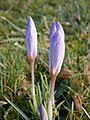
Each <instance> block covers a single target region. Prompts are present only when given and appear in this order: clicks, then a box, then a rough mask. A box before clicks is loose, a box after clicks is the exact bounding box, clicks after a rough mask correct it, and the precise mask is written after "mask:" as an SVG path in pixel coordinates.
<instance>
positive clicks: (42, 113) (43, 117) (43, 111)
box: [40, 104, 48, 120]
mask: <svg viewBox="0 0 90 120" xmlns="http://www.w3.org/2000/svg"><path fill="white" fill-rule="evenodd" d="M40 120H48V115H47V112H46V109H45V107H44V106H43V104H41V105H40Z"/></svg>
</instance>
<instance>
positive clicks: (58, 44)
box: [49, 22, 65, 75]
mask: <svg viewBox="0 0 90 120" xmlns="http://www.w3.org/2000/svg"><path fill="white" fill-rule="evenodd" d="M64 54H65V43H64V30H63V28H62V26H61V25H60V23H59V22H57V23H55V22H53V23H52V26H51V29H50V54H49V71H50V73H51V74H52V75H58V73H59V72H60V70H61V66H62V63H63V59H64Z"/></svg>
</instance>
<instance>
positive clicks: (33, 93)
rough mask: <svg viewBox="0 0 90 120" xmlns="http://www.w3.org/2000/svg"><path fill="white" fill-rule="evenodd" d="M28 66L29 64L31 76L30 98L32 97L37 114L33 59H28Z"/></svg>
mask: <svg viewBox="0 0 90 120" xmlns="http://www.w3.org/2000/svg"><path fill="white" fill-rule="evenodd" d="M30 66H31V77H32V99H33V104H34V108H35V110H36V112H37V113H38V115H39V110H38V107H37V101H36V97H35V87H34V60H30Z"/></svg>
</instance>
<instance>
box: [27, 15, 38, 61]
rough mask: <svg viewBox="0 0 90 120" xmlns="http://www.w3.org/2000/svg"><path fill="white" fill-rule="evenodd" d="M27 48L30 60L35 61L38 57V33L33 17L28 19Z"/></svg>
mask: <svg viewBox="0 0 90 120" xmlns="http://www.w3.org/2000/svg"><path fill="white" fill-rule="evenodd" d="M26 47H27V55H28V59H29V60H32V59H35V58H36V56H37V31H36V27H35V24H34V21H33V19H32V18H31V17H29V18H28V22H27V26H26Z"/></svg>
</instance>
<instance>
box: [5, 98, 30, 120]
mask: <svg viewBox="0 0 90 120" xmlns="http://www.w3.org/2000/svg"><path fill="white" fill-rule="evenodd" d="M4 98H5V99H6V100H7V101H8V103H9V104H10V105H11V106H12V107H13V108H14V109H15V110H16V111H17V112H18V113H19V114H20V115H21V116H22V117H23V118H24V119H25V120H30V119H29V117H28V116H27V115H26V114H25V113H24V112H23V111H21V110H20V109H19V108H18V107H17V106H16V105H15V104H14V103H12V102H11V101H10V100H9V99H8V98H7V97H5V96H4Z"/></svg>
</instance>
